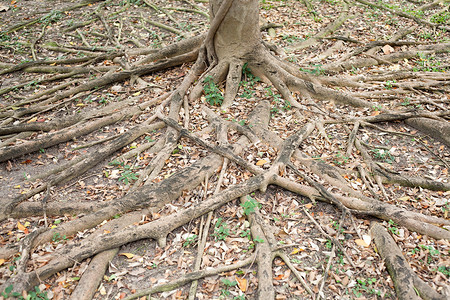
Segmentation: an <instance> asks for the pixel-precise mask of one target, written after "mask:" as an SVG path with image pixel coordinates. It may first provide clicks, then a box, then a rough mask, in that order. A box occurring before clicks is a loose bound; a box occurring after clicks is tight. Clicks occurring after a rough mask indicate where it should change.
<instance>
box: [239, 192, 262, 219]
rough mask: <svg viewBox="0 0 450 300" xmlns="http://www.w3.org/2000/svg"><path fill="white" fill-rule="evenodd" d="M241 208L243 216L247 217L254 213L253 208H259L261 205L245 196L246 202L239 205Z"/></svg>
mask: <svg viewBox="0 0 450 300" xmlns="http://www.w3.org/2000/svg"><path fill="white" fill-rule="evenodd" d="M241 206H242V208H243V209H244V215H246V216H248V215H249V214H251V213H254V212H255V208H257V207H258V208H261V203H259V202H258V201H257V200H256V199H253V198H252V197H250V195H247V200H246V201H245V202H244V203H241Z"/></svg>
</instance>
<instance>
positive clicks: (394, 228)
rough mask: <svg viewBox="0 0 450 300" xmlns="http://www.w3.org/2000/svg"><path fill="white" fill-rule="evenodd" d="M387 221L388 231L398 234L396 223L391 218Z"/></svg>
mask: <svg viewBox="0 0 450 300" xmlns="http://www.w3.org/2000/svg"><path fill="white" fill-rule="evenodd" d="M388 223H389V228H388V230H389V231H390V232H392V234H396V235H398V234H399V232H398V228H397V226H398V225H397V224H395V222H394V221H392V220H389V221H388Z"/></svg>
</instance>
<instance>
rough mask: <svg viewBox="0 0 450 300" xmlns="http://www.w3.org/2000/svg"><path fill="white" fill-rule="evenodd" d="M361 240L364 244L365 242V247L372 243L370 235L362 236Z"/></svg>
mask: <svg viewBox="0 0 450 300" xmlns="http://www.w3.org/2000/svg"><path fill="white" fill-rule="evenodd" d="M362 238H363V240H364V242H366V244H367V245H370V242H371V241H372V238H371V237H370V235H367V234H363V236H362Z"/></svg>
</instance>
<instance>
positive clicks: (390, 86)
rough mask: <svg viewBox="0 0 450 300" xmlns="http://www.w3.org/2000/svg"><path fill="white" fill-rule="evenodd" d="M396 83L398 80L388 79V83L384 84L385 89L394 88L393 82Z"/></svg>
mask: <svg viewBox="0 0 450 300" xmlns="http://www.w3.org/2000/svg"><path fill="white" fill-rule="evenodd" d="M395 83H397V81H396V80H395V79H394V80H392V81H391V80H388V81H386V84H385V85H384V88H385V89H387V90H392V85H393V84H395Z"/></svg>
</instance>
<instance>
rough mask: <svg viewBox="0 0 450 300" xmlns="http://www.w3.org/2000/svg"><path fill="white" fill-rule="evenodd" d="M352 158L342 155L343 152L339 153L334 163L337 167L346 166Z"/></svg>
mask: <svg viewBox="0 0 450 300" xmlns="http://www.w3.org/2000/svg"><path fill="white" fill-rule="evenodd" d="M349 159H350V158H349V157H348V156H345V155H344V154H342V153H341V152H338V153H337V154H336V159H335V160H334V162H335V163H336V164H337V165H342V164H346V163H347V162H348V160H349Z"/></svg>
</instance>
